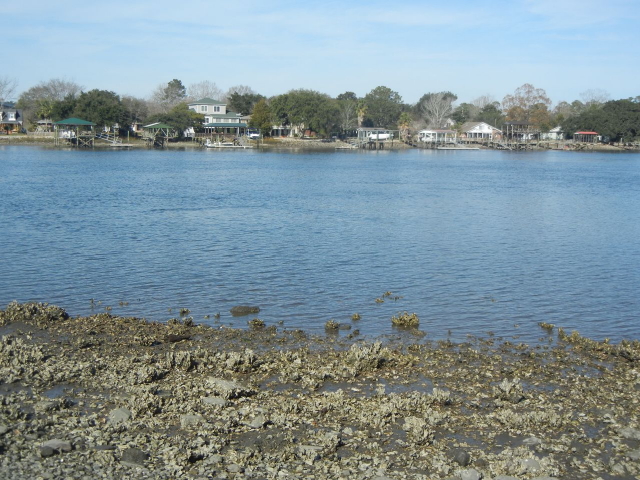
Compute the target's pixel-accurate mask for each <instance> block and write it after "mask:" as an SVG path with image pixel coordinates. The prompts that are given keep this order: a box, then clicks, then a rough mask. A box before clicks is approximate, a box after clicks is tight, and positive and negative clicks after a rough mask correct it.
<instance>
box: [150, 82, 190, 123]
mask: <svg viewBox="0 0 640 480" xmlns="http://www.w3.org/2000/svg"><path fill="white" fill-rule="evenodd" d="M186 91H187V89H186V88H185V87H184V85H183V84H182V82H181V81H180V80H178V79H177V78H174V79H173V80H171V81H170V82H168V83H166V84H160V85H158V86H157V87H156V89H155V90H154V91H153V92H152V93H151V99H150V100H149V103H148V105H149V113H150V114H151V115H155V114H158V113H167V112H168V111H169V110H171V109H172V108H173V107H175V106H176V105H177V104H178V103H180V102H184V101H185V100H187V93H186Z"/></svg>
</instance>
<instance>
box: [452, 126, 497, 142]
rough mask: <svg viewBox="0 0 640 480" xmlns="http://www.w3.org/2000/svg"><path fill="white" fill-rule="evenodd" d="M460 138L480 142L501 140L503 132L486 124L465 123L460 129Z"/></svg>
mask: <svg viewBox="0 0 640 480" xmlns="http://www.w3.org/2000/svg"><path fill="white" fill-rule="evenodd" d="M460 132H461V133H460V137H461V138H466V139H478V140H499V139H501V138H502V130H500V129H499V128H496V127H493V126H491V125H489V124H488V123H485V122H465V123H463V124H462V126H461V127H460Z"/></svg>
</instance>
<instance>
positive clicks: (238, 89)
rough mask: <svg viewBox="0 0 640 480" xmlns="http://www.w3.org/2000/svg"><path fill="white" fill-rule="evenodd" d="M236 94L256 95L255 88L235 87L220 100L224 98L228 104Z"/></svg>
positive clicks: (230, 88)
mask: <svg viewBox="0 0 640 480" xmlns="http://www.w3.org/2000/svg"><path fill="white" fill-rule="evenodd" d="M234 93H237V94H238V95H255V94H256V92H255V91H254V90H253V88H251V87H249V86H248V85H234V86H233V87H229V89H228V90H227V93H225V94H224V96H222V97H220V98H223V99H224V100H225V101H226V102H228V101H229V99H230V98H231V95H233V94H234Z"/></svg>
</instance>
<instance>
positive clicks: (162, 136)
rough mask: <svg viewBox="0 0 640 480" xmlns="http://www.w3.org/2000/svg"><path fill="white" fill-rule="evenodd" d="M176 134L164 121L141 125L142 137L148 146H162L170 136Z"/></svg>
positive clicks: (174, 136) (175, 135) (173, 136)
mask: <svg viewBox="0 0 640 480" xmlns="http://www.w3.org/2000/svg"><path fill="white" fill-rule="evenodd" d="M177 136H178V134H177V133H176V130H175V128H173V127H172V126H171V125H167V124H166V123H162V122H156V123H150V124H149V125H145V126H143V127H142V138H144V140H145V141H146V142H147V144H148V146H156V147H164V145H165V143H166V142H168V141H169V139H170V138H176V137H177Z"/></svg>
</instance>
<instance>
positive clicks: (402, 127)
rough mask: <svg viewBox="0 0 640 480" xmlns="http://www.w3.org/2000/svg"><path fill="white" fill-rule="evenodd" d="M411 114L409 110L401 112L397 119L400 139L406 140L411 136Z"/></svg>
mask: <svg viewBox="0 0 640 480" xmlns="http://www.w3.org/2000/svg"><path fill="white" fill-rule="evenodd" d="M412 120H413V119H412V117H411V114H410V113H409V112H402V113H401V114H400V118H399V119H398V130H399V131H400V139H401V140H403V141H405V142H406V141H407V140H408V139H409V137H410V136H411V121H412Z"/></svg>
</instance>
